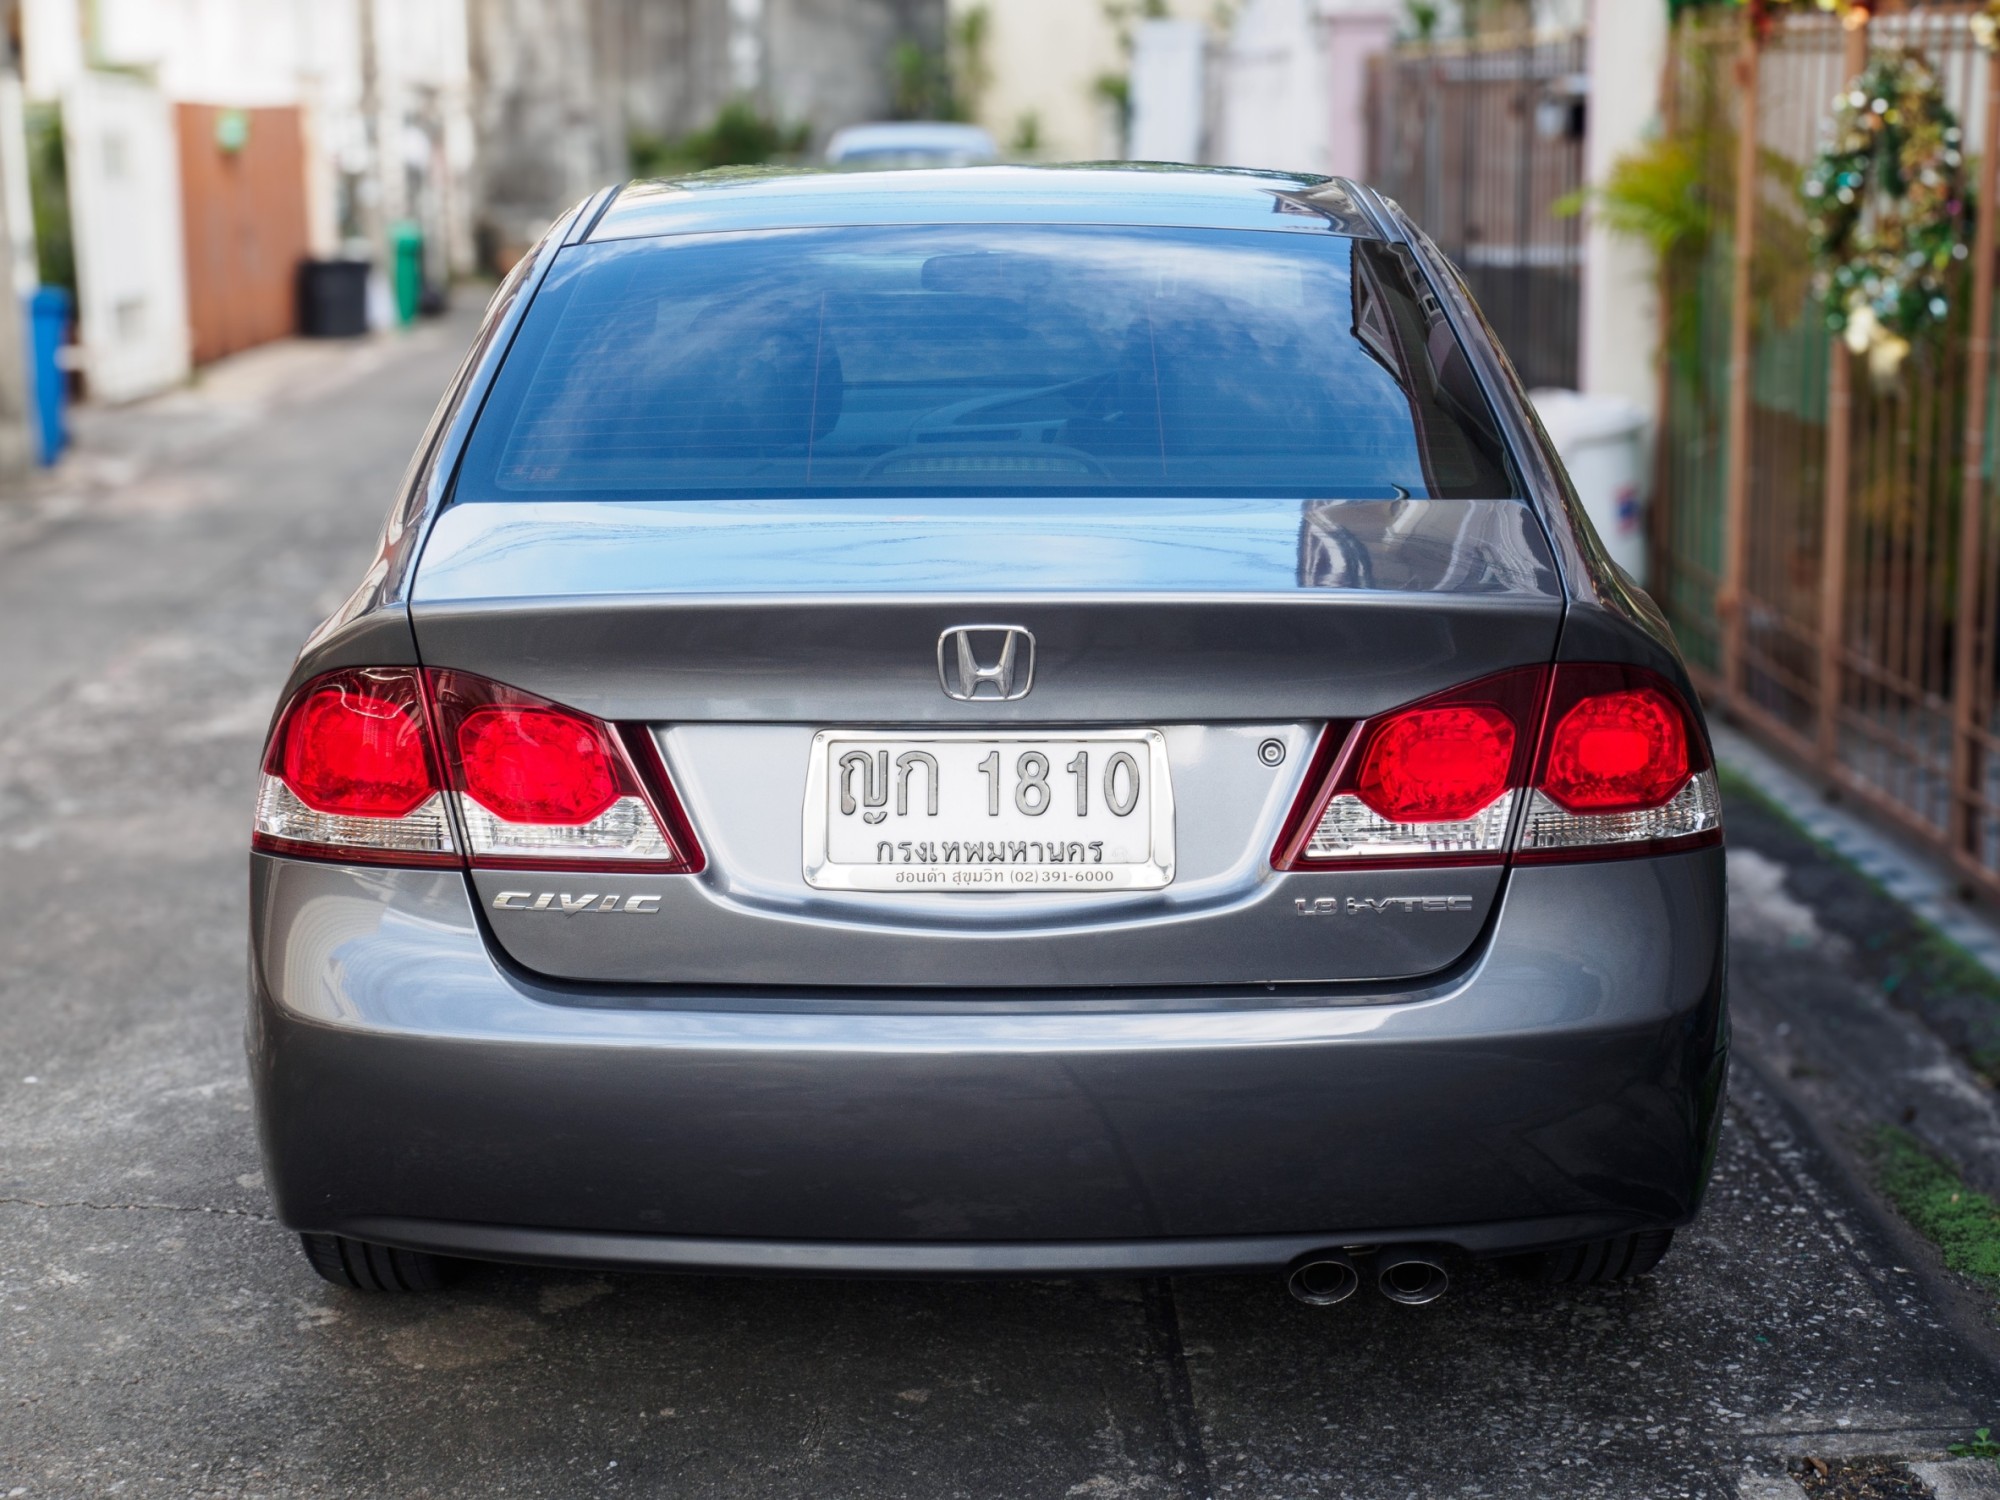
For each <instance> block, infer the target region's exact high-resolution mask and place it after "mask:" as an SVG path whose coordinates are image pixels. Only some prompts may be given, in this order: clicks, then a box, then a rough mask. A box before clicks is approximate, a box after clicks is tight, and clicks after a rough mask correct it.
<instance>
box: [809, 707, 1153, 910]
mask: <svg viewBox="0 0 2000 1500" xmlns="http://www.w3.org/2000/svg"><path fill="white" fill-rule="evenodd" d="M805 857H806V869H805V873H806V884H808V885H811V886H817V887H818V888H820V889H821V890H835V891H1151V890H1158V889H1159V888H1160V887H1162V886H1164V885H1167V884H1169V883H1170V882H1171V881H1172V880H1173V878H1174V794H1173V788H1172V786H1171V785H1170V784H1169V778H1168V773H1167V742H1166V738H1165V736H1163V735H1162V734H1161V733H1160V732H1159V731H1158V730H1157V729H1121V730H1105V731H1101V732H1090V733H1078V734H1066V735H1043V734H868V733H861V732H850V731H847V730H834V729H825V730H821V731H820V732H819V733H818V734H817V735H815V736H813V744H812V760H811V763H810V764H809V766H808V767H807V773H806V807H805Z"/></svg>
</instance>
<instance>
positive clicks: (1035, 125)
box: [1007, 109, 1042, 156]
mask: <svg viewBox="0 0 2000 1500" xmlns="http://www.w3.org/2000/svg"><path fill="white" fill-rule="evenodd" d="M1007 149H1008V150H1009V151H1012V152H1013V153H1014V154H1015V155H1016V156H1035V155H1037V154H1039V153H1040V151H1041V149H1042V117H1041V115H1040V114H1039V113H1037V112H1036V111H1034V110H1032V109H1030V110H1024V111H1022V113H1021V116H1020V118H1019V119H1017V120H1015V121H1014V135H1013V138H1012V139H1011V140H1009V141H1008V142H1007Z"/></svg>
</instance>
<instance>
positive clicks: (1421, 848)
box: [1304, 792, 1514, 862]
mask: <svg viewBox="0 0 2000 1500" xmlns="http://www.w3.org/2000/svg"><path fill="white" fill-rule="evenodd" d="M1513 816H1514V794H1513V793H1512V792H1502V793H1501V794H1500V796H1499V797H1498V798H1496V799H1495V800H1494V801H1492V802H1489V803H1488V804H1487V805H1486V806H1485V807H1483V808H1481V809H1480V810H1479V811H1478V812H1476V813H1474V814H1473V815H1472V816H1471V817H1469V818H1451V819H1446V820H1443V821H1424V822H1412V823H1399V822H1397V821H1395V820H1394V819H1392V818H1385V817H1383V816H1382V815H1381V814H1380V813H1378V812H1376V811H1375V809H1374V808H1372V807H1370V806H1369V805H1368V804H1367V803H1365V802H1363V801H1362V800H1361V799H1360V798H1359V797H1356V796H1353V795H1351V794H1346V793H1343V794H1340V795H1336V796H1335V797H1334V798H1333V799H1332V800H1331V801H1329V802H1328V803H1327V804H1326V810H1325V811H1324V812H1322V813H1321V814H1320V815H1319V821H1318V822H1317V823H1315V824H1314V825H1313V830H1312V836H1311V837H1310V838H1308V839H1307V840H1306V846H1305V849H1304V858H1305V860H1306V861H1308V862H1316V861H1319V860H1329V861H1330V860H1339V859H1396V858H1402V857H1404V856H1407V855H1411V854H1419V855H1467V854H1496V855H1497V854H1499V853H1500V852H1501V851H1503V850H1504V849H1505V848H1506V847H1507V823H1508V820H1509V819H1511V818H1512V817H1513Z"/></svg>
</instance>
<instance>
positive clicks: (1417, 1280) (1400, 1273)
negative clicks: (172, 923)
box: [1285, 1245, 1451, 1307]
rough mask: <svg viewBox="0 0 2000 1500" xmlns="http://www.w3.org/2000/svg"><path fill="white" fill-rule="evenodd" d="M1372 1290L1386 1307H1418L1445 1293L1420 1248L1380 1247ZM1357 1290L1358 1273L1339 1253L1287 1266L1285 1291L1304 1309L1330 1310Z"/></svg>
mask: <svg viewBox="0 0 2000 1500" xmlns="http://www.w3.org/2000/svg"><path fill="white" fill-rule="evenodd" d="M1371 1269H1372V1270H1373V1271H1374V1273H1375V1286H1376V1289H1377V1290H1378V1291H1380V1292H1381V1293H1382V1295H1383V1296H1385V1297H1387V1298H1388V1299H1389V1300H1390V1301H1391V1302H1400V1303H1402V1304H1403V1305H1404V1306H1406V1307H1422V1306H1423V1305H1424V1304H1425V1303H1426V1302H1435V1301H1437V1299H1438V1298H1440V1297H1442V1296H1443V1295H1444V1294H1445V1292H1446V1291H1447V1290H1449V1289H1450V1287H1451V1276H1450V1275H1449V1274H1448V1273H1447V1272H1446V1270H1445V1268H1444V1264H1443V1262H1442V1261H1440V1260H1439V1259H1438V1256H1437V1254H1436V1252H1434V1251H1431V1250H1428V1249H1425V1248H1424V1247H1422V1246H1420V1245H1384V1246H1383V1247H1382V1248H1381V1249H1380V1250H1378V1251H1376V1252H1375V1258H1374V1264H1373V1266H1372V1268H1371ZM1360 1287H1361V1268H1360V1267H1359V1266H1357V1265H1355V1263H1354V1257H1353V1256H1351V1255H1349V1254H1348V1253H1347V1252H1346V1251H1345V1250H1315V1251H1313V1252H1312V1253H1311V1254H1310V1255H1302V1256H1300V1257H1299V1258H1298V1259H1297V1260H1295V1261H1293V1262H1292V1268H1291V1270H1290V1271H1288V1272H1287V1273H1286V1275H1285V1290H1286V1291H1288V1292H1290V1293H1291V1294H1292V1296H1293V1297H1295V1298H1296V1299H1297V1300H1299V1301H1300V1302H1303V1303H1305V1304H1306V1305H1307V1306H1308V1307H1332V1306H1333V1305H1334V1304H1335V1303H1336V1302H1345V1301H1346V1300H1347V1299H1348V1298H1349V1297H1352V1296H1353V1295H1354V1294H1355V1292H1357V1291H1358V1290H1360Z"/></svg>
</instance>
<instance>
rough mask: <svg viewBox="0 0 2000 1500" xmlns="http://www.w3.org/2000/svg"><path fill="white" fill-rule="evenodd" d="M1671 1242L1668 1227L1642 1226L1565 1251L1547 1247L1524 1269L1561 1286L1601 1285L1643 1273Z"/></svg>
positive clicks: (1531, 1258) (1655, 1262) (1529, 1260)
mask: <svg viewBox="0 0 2000 1500" xmlns="http://www.w3.org/2000/svg"><path fill="white" fill-rule="evenodd" d="M1673 1242H1674V1232H1673V1231H1672V1230H1671V1229H1642V1230H1640V1231H1638V1232H1637V1233H1636V1234H1621V1235H1618V1236H1617V1237H1615V1238H1613V1239H1608V1240H1592V1241H1591V1242H1590V1243H1589V1244H1587V1245H1572V1246H1570V1247H1569V1248H1568V1249H1567V1250H1550V1251H1547V1252H1546V1253H1544V1254H1541V1255H1535V1256H1530V1257H1528V1264H1527V1269H1528V1272H1529V1274H1530V1275H1532V1276H1534V1278H1535V1279H1536V1280H1538V1281H1552V1282H1559V1283H1561V1284H1563V1285H1565V1286H1603V1285H1604V1284H1605V1283H1607V1282H1612V1281H1630V1280H1632V1279H1633V1278H1634V1277H1636V1276H1644V1275H1645V1274H1646V1273H1647V1272H1648V1271H1650V1270H1652V1269H1653V1267H1655V1266H1657V1265H1658V1264H1659V1263H1660V1258H1661V1257H1662V1256H1663V1255H1665V1254H1666V1253H1667V1247H1668V1246H1670V1245H1672V1244H1673Z"/></svg>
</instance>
